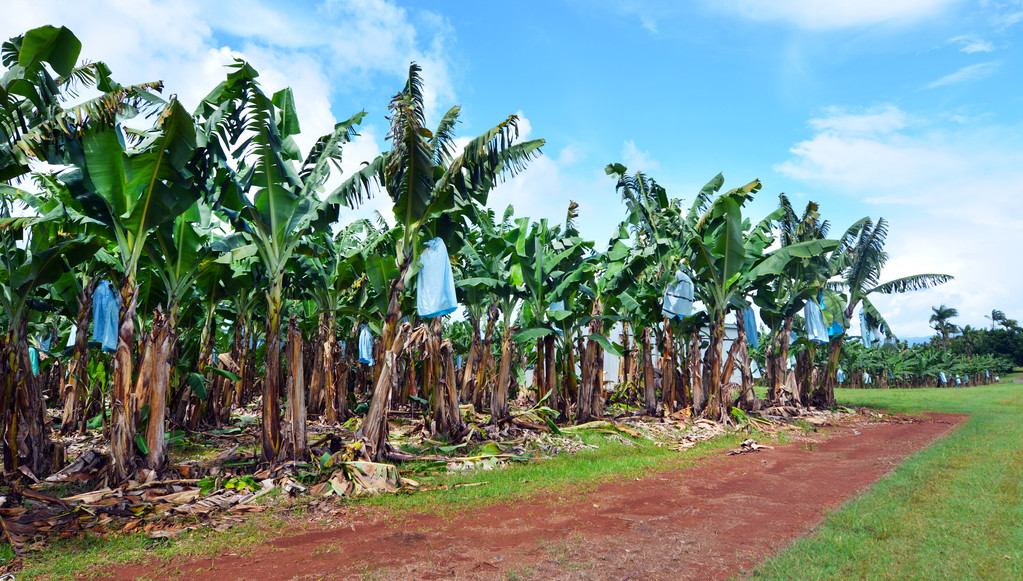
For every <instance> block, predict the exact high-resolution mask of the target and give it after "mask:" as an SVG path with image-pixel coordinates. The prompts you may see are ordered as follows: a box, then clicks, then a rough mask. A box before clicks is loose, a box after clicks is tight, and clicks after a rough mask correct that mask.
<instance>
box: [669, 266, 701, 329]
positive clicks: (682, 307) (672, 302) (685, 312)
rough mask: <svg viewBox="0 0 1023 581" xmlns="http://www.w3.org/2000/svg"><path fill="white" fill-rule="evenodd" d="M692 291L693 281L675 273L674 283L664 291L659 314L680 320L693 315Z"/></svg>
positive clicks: (680, 273)
mask: <svg viewBox="0 0 1023 581" xmlns="http://www.w3.org/2000/svg"><path fill="white" fill-rule="evenodd" d="M694 290H695V289H694V287H693V279H691V278H689V275H688V274H686V273H684V272H682V271H678V272H676V273H675V283H674V284H669V285H668V287H667V288H665V289H664V298H663V299H661V305H662V306H661V314H663V315H664V316H665V317H668V318H669V319H681V318H682V317H688V316H689V315H691V314H693V299H694Z"/></svg>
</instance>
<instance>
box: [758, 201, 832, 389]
mask: <svg viewBox="0 0 1023 581" xmlns="http://www.w3.org/2000/svg"><path fill="white" fill-rule="evenodd" d="M778 199H779V208H778V211H777V212H775V216H776V220H777V228H778V240H779V243H780V244H781V246H782V248H788V247H790V246H792V245H794V244H799V243H801V242H811V243H812V242H813V241H822V242H823V241H825V240H827V235H828V231H829V229H830V224H829V223H828V221H827V220H821V219H820V212H819V211H818V210H819V206H818V205H817V203H815V202H809V203H807V205H806V209H805V210H804V211H803V213H802V215H798V214H796V212H795V210H794V209H793V208H792V204H791V203H790V202H789V199H788V197H786V196H785V194H781V195H779V196H778ZM842 242H843V241H842V240H840V241H839V245H841V243H842ZM830 244H831V243H827V244H823V243H822V244H820V245H819V246H818V248H817V250H818V251H817V252H805V253H801V255H799V256H794V257H793V259H792V260H790V261H789V262H788V263H787V264H785V266H784V267H783V268H781V269H780V275H779V276H777V277H774V278H771V279H769V280H767V281H766V284H763V285H761V286H760V287H759V288H758V289H757V291H756V296H755V298H754V301H755V302H756V303H757V305H758V306H759V307H760V318H761V319H762V320H763V321H764V323H766V324H767V327H768V328H769V329H770V331H771V336H770V340H769V341H768V345H767V354H766V364H767V370H766V371H767V377H768V382H769V385H768V393H767V400H768V402H769V403H771V404H772V405H777V404H780V403H787V402H783V401H782V400H781V397H782V384H783V381H784V377H785V376H786V374H787V364H788V357H789V347H790V342H791V337H792V324H793V320H794V318H795V316H796V314H797V313H798V312H799V311H800V310H801V309H802V308H803V306H804V305H805V304H806V303H807V301H816V300H818V295H821V294H824V293H827V294H828V295H829V298H831V296H830V295H832V294H834V291H832V290H830V289H827V288H826V285H827V282H828V279H829V278H830V276H831V269H830V267H829V262H828V250H827V249H828V248H829V247H831V248H835V247H837V246H830ZM830 322H834V323H838V324H839V325H841V326H842V327H843V328H844V327H848V326H849V325H848V321H843V320H841V319H836V318H835V317H834V316H832V317H831V321H830ZM793 391H794V393H792V394H789V396H790V397H793V398H795V401H794V402H793V403H797V404H804V403H808V402H802V401H800V400H799V395H800V391H799V390H793Z"/></svg>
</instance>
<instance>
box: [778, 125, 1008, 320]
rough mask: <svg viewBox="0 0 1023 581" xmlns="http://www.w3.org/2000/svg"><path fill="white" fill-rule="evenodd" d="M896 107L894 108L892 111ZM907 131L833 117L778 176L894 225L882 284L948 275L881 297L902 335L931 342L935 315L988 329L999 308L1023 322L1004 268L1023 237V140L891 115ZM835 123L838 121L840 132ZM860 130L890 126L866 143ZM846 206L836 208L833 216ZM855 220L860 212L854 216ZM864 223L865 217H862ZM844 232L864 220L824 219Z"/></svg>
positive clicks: (1000, 131) (998, 130)
mask: <svg viewBox="0 0 1023 581" xmlns="http://www.w3.org/2000/svg"><path fill="white" fill-rule="evenodd" d="M889 107H890V106H889ZM891 109H892V110H893V111H892V113H893V114H894V116H895V117H899V118H901V119H903V122H902V124H889V125H887V126H885V125H884V124H881V123H877V122H876V121H874V122H872V121H870V119H872V118H874V117H875V116H876V115H877V113H874V112H870V111H868V112H864V113H862V117H863V119H861V120H859V121H858V122H857V121H856V120H855V119H854V118H855V117H856V115H855V114H850V113H846V112H844V111H842V110H839V109H835V110H832V111H834V118H835V119H834V120H831V119H830V118H828V117H822V118H820V119H817V120H814V121H812V122H811V127H813V128H814V129H815V130H816V131H817V133H816V134H815V135H814V136H813V137H812V138H810V139H808V140H806V141H803V142H800V143H797V144H796V145H794V146H793V147H792V148H791V150H790V151H791V153H792V157H791V158H790V159H789V160H788V161H785V162H784V163H781V164H778V165H777V166H775V171H777V172H779V173H781V174H784V175H786V176H788V177H790V178H794V179H797V180H799V181H802V182H805V184H806V186H808V187H807V189H809V190H811V191H813V190H817V191H820V192H828V193H838V194H844V195H845V196H848V197H847V198H846V200H847V201H852V200H858V201H859V202H860V203H866V204H869V205H870V207H869V208H868V210H869V212H870V214H871V215H872V216H873V217H874V218H875V219H876V218H877V217H878V215H883V216H884V217H885V218H886V219H888V220H889V223H890V234H889V237H888V244H887V247H886V249H887V250H888V252H889V253H890V255H891V260H890V261H889V262H888V265H887V267H886V268H885V272H884V278H885V279H891V278H896V277H900V276H908V275H910V274H916V273H928V272H931V273H934V272H937V273H947V274H952V275H954V276H955V277H956V280H955V281H953V282H951V283H948V284H946V285H943V286H940V287H937V288H935V289H931V290H927V291H921V292H916V293H908V294H905V295H901V296H892V297H879V298H878V299H877V300H876V301H875V303H876V304H877V305H878V307H879V308H880V309H881V310H882V312H883V313H884V314H885V316H886V317H887V318H888V320H889V322H890V323H891V324H892V326H893V328H894V330H895V331H896V333H898V334H900V335H903V336H924V335H929V334H931V331H930V330H929V327H928V326H927V318H928V316H929V312H930V308H931V307H932V306H935V305H938V304H942V303H944V304H947V305H949V306H953V307H956V308H958V309H959V312H960V315H961V316H960V324H971V325H974V326H977V325H981V324H983V315H984V313H990V312H991V309H992V308H998V309H1002V310H1005V311H1006V312H1007V313H1017V315H1015V316H1017V318H1018V316H1020V315H1023V298H1020V296H1019V293H1018V291H1017V289H1019V288H1020V287H1021V286H1023V272H1021V271H1019V270H1018V269H1014V268H1006V264H1009V263H1007V262H1006V260H1010V261H1011V259H1009V258H1008V257H1009V256H1011V255H1012V252H1014V250H1013V249H1014V248H1016V247H1017V246H1018V234H1019V232H1020V231H1023V207H1021V206H1020V205H1019V200H1020V199H1023V185H1021V184H1023V139H1021V138H1020V137H1019V136H1018V135H1019V131H1018V128H1014V127H984V126H977V125H975V124H973V125H966V126H950V127H949V128H947V129H943V130H936V129H934V126H935V122H934V121H930V120H926V119H918V118H916V117H915V116H910V115H906V114H905V113H903V112H901V111H900V110H898V109H894V108H893V107H892V108H891ZM838 120H841V122H839V121H838ZM862 126H868V127H869V126H874V127H878V126H884V127H887V130H885V131H876V132H874V133H864V132H862V131H860V130H859V129H860V128H861V127H862ZM834 205H844V206H846V207H848V206H849V204H842V200H841V199H838V198H832V202H831V203H829V204H826V205H825V207H824V210H825V213H827V208H828V206H834ZM857 213H858V211H857ZM864 213H866V212H864ZM825 217H827V218H832V221H833V222H834V223H835V225H836V227H844V226H845V225H846V224H848V223H851V222H852V221H853V220H855V219H857V218H859V217H860V215H836V216H827V215H826V216H825Z"/></svg>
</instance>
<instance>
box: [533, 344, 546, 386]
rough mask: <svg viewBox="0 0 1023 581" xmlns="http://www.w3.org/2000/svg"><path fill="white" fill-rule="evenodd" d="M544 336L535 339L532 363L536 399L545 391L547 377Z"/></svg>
mask: <svg viewBox="0 0 1023 581" xmlns="http://www.w3.org/2000/svg"><path fill="white" fill-rule="evenodd" d="M545 345H546V343H545V342H544V338H543V337H540V338H539V339H537V340H536V362H535V363H533V388H534V391H535V392H536V401H540V400H541V399H542V398H543V396H544V395H546V393H547V377H546V374H545V373H544V362H545V356H544V347H545Z"/></svg>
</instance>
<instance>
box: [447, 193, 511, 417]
mask: <svg viewBox="0 0 1023 581" xmlns="http://www.w3.org/2000/svg"><path fill="white" fill-rule="evenodd" d="M513 213H514V209H513V208H512V206H508V208H507V209H506V210H505V213H504V217H503V219H502V220H501V222H500V223H495V222H496V220H495V217H494V214H493V212H491V211H489V210H488V211H486V212H477V213H476V214H475V218H474V219H473V220H471V222H470V228H468V229H467V230H466V231H465V232H463V233H462V238H463V241H464V244H462V247H461V250H460V254H461V257H462V259H463V262H464V266H463V267H462V272H463V276H462V277H461V278H460V279H459V280H457V281H456V285H457V287H458V290H459V291H460V293H461V297H462V299H463V300H462V303H463V304H465V306H466V311H467V312H468V318H469V320H470V322H471V329H472V340H471V344H470V347H469V353H468V357H467V358H466V363H465V371H464V373H465V377H467V378H468V377H469V375H474V376H473V377H472V378H471V379H468V380H466V381H465V383H466V384H467V385H468V386H469V388H470V389H471V391H472V393H470V394H469V398H470V401H472V402H473V403H474V404H476V405H477V406H478V405H479V404H480V403H481V402H480V399H481V395H482V393H483V392H484V390H485V387H486V384H487V383H488V381H487V378H488V377H490V376H491V374H492V373H493V371H494V369H492V366H493V361H492V360H493V357H492V355H491V349H490V345H491V341H492V334H493V330H494V328H495V322H496V320H497V316H500V317H501V318H502V321H503V326H502V329H503V336H502V339H501V363H500V369H499V370H498V373H497V377H496V383H494V384H493V386H492V388H491V389H490V390H489V391H490V417H491V421H492V422H495V423H497V422H499V421H501V420H505V419H507V418H508V417H509V414H510V411H509V409H508V392H509V389H510V384H511V372H512V370H511V365H512V359H513V352H514V349H515V346H514V342H513V341H512V335H513V333H514V332H515V327H514V325H513V322H514V314H515V312H516V308H517V307H518V305H519V303H520V302H521V298H522V290H521V289H520V288H519V287H518V286H517V285H515V284H514V283H513V281H512V266H513V254H514V246H513V245H512V244H511V243H510V241H509V240H508V235H509V233H510V232H512V222H511V217H512V215H513ZM472 225H475V228H473V227H471V226H472ZM487 307H491V308H490V309H487ZM485 309H486V312H487V314H488V316H487V319H488V320H487V327H486V329H487V330H486V332H485V333H484V336H483V337H482V340H481V338H480V336H479V332H478V329H477V327H478V325H479V322H480V321H481V320H482V319H483V313H484V310H485ZM474 371H475V374H474V373H473V372H474Z"/></svg>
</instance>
